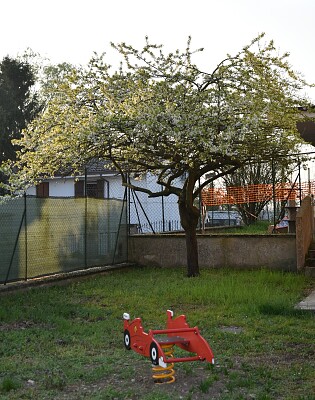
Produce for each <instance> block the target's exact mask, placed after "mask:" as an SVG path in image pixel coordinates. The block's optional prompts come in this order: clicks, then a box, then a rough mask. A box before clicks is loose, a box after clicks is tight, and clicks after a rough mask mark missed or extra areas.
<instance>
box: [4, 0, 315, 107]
mask: <svg viewBox="0 0 315 400" xmlns="http://www.w3.org/2000/svg"><path fill="white" fill-rule="evenodd" d="M314 16H315V0H191V1H187V0H159V1H152V0H116V1H113V0H8V1H3V2H1V23H0V37H1V41H0V59H2V58H3V57H4V56H6V55H10V56H11V57H15V56H16V55H17V54H21V53H23V52H24V50H26V49H27V48H31V49H32V50H33V51H35V52H38V53H40V54H41V55H42V56H45V57H48V58H49V59H50V60H51V61H52V62H53V63H59V62H63V61H67V62H70V63H73V64H86V63H87V62H88V60H89V59H90V57H91V56H92V54H93V52H94V51H96V52H98V53H102V52H104V51H105V52H107V53H108V54H109V57H113V55H112V53H111V50H110V46H109V43H110V42H111V41H113V42H116V43H117V42H121V41H125V42H127V43H129V44H133V45H135V46H141V45H142V44H143V43H144V37H145V35H148V36H149V38H150V39H151V40H152V41H153V42H155V43H163V44H165V46H166V48H167V49H169V50H175V49H177V48H180V49H184V48H185V45H186V41H187V37H188V36H189V35H191V36H192V47H193V48H199V47H204V48H205V51H204V53H203V54H202V59H201V60H200V62H201V63H202V66H203V67H204V66H205V67H208V68H209V70H211V69H212V68H213V67H215V65H216V64H217V63H218V62H219V61H221V59H222V58H223V57H224V56H225V55H226V54H227V53H230V54H234V53H235V52H237V51H238V50H240V49H241V48H242V47H243V46H244V45H246V44H248V43H249V42H250V41H251V39H253V38H254V37H256V36H257V34H258V33H261V32H266V35H267V36H266V38H267V39H274V40H275V44H276V47H277V48H278V49H279V51H281V52H286V51H288V52H290V54H291V57H290V62H291V65H292V66H293V67H294V69H295V70H297V71H300V72H302V73H303V75H304V76H305V78H306V79H307V80H308V81H311V82H315V54H314V38H315V23H314ZM198 60H199V59H198ZM109 62H110V60H109ZM197 64H198V65H200V63H199V61H198V62H197ZM310 94H311V97H312V99H314V100H315V90H314V91H313V90H312V92H310Z"/></svg>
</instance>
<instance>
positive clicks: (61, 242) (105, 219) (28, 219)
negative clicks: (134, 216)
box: [0, 196, 128, 283]
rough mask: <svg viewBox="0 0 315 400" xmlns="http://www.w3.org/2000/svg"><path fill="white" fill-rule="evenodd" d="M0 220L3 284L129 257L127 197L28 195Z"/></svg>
mask: <svg viewBox="0 0 315 400" xmlns="http://www.w3.org/2000/svg"><path fill="white" fill-rule="evenodd" d="M0 221H1V223H0V254H1V258H0V283H6V282H9V281H17V280H23V279H28V278H34V277H38V276H42V275H49V274H55V273H62V272H70V271H74V270H80V269H84V268H88V267H93V266H100V265H106V264H115V263H121V262H125V261H126V260H127V233H128V232H127V212H126V201H124V200H115V199H94V198H35V197H26V196H25V197H24V198H17V199H11V200H9V201H5V202H2V203H1V204H0Z"/></svg>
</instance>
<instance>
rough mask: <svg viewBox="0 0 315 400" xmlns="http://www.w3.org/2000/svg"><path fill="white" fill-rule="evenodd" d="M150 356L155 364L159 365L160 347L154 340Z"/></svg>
mask: <svg viewBox="0 0 315 400" xmlns="http://www.w3.org/2000/svg"><path fill="white" fill-rule="evenodd" d="M150 358H151V362H152V364H153V365H159V349H158V347H157V345H156V343H154V342H152V343H151V346H150Z"/></svg>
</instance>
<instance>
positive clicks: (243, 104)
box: [12, 35, 306, 276]
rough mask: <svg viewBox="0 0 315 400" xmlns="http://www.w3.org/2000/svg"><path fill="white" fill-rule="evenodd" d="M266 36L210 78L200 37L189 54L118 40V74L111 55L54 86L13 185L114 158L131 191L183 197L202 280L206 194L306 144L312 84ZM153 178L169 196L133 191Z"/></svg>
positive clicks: (193, 262)
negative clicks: (144, 177)
mask: <svg viewBox="0 0 315 400" xmlns="http://www.w3.org/2000/svg"><path fill="white" fill-rule="evenodd" d="M263 37H264V35H260V36H259V37H257V38H256V39H254V40H253V41H252V42H251V43H250V45H248V46H246V47H244V48H243V49H242V50H241V51H240V52H239V53H237V54H236V55H235V56H230V55H227V57H226V58H225V59H224V60H223V61H221V62H220V63H218V64H217V65H216V67H215V68H214V69H213V70H211V71H210V72H209V71H203V70H201V69H200V68H198V66H197V65H195V64H194V63H193V61H192V58H193V56H194V52H193V51H191V43H190V38H189V40H188V43H187V48H186V50H185V51H183V52H180V51H179V50H177V51H175V52H174V53H169V54H168V53H165V52H164V51H163V47H162V46H158V45H153V44H150V42H149V40H148V38H146V42H145V46H144V47H143V49H141V50H137V49H135V48H134V47H132V46H129V45H127V44H125V43H121V44H118V45H114V44H112V46H113V47H114V48H115V49H116V50H117V51H118V53H119V54H120V55H121V57H122V58H121V59H122V63H121V66H120V68H118V70H116V71H113V72H112V70H111V67H110V66H109V65H108V64H107V63H106V62H105V60H106V55H102V56H95V57H94V58H93V59H92V60H91V61H90V63H89V65H88V66H87V68H83V67H80V68H76V69H73V70H72V71H71V73H69V74H67V75H66V76H65V77H64V78H63V80H62V82H60V81H58V84H56V85H49V87H52V88H53V90H54V92H53V93H52V95H51V96H48V98H49V99H50V100H49V102H48V103H47V105H46V107H45V110H44V112H43V113H42V114H41V115H40V116H39V117H38V118H37V119H36V120H34V121H33V122H32V123H31V124H30V125H29V126H28V128H27V129H26V130H25V132H24V135H23V137H22V139H21V140H20V141H19V142H18V144H19V146H21V148H22V150H21V152H20V153H19V160H18V163H17V165H16V166H15V167H16V168H17V169H18V171H19V172H18V174H17V175H13V176H12V184H13V186H14V184H16V183H17V182H18V181H19V184H21V183H22V184H23V185H24V184H25V183H26V182H27V183H34V182H37V181H38V180H40V179H42V178H43V177H47V176H53V175H54V173H55V172H56V171H58V172H60V171H65V172H66V171H67V172H68V171H69V169H71V170H72V171H77V170H79V169H80V168H81V167H82V165H84V164H85V163H87V162H88V161H89V160H90V159H92V158H93V159H94V158H98V159H104V160H105V159H108V160H110V161H111V162H112V164H113V166H114V167H115V168H116V169H117V170H118V171H119V172H120V174H121V178H122V183H123V185H125V186H129V187H132V188H133V189H136V190H140V191H144V192H146V193H148V194H149V196H162V195H163V196H167V195H170V194H175V195H177V196H178V206H179V213H180V218H181V224H182V227H183V229H184V231H185V236H186V245H187V275H188V276H196V275H198V274H199V264H198V249H197V235H196V228H197V226H198V219H199V209H198V206H196V204H198V202H196V199H197V198H198V197H199V196H200V191H201V190H202V188H203V187H205V186H206V185H208V184H209V183H210V182H212V181H213V180H215V179H217V178H219V177H222V176H225V175H227V174H232V173H233V171H235V170H236V169H238V168H239V167H240V166H243V165H244V164H246V162H248V160H250V159H251V156H252V155H253V154H256V155H257V154H259V156H260V157H261V158H262V159H264V158H268V157H270V156H271V155H275V154H286V153H289V152H290V149H292V148H293V147H294V146H295V144H296V143H298V142H299V141H300V140H301V139H300V137H299V136H298V133H297V130H296V122H297V120H298V119H299V118H301V116H300V115H299V111H298V107H297V106H301V105H303V104H304V100H303V99H301V98H300V97H299V96H298V92H299V89H301V88H303V87H304V86H305V84H306V83H305V82H304V80H303V79H302V78H301V77H300V76H299V75H298V74H296V73H295V72H294V71H293V70H292V69H291V67H290V66H289V64H288V61H287V58H288V54H283V55H279V54H277V51H276V49H275V47H274V44H273V42H268V43H263V40H264V39H263ZM198 51H202V49H200V50H198ZM147 172H149V173H151V174H153V175H154V176H156V180H157V182H158V184H159V185H160V187H161V190H160V191H158V192H154V193H153V192H151V191H150V190H149V189H147V188H142V187H136V186H133V185H131V183H130V181H129V179H128V174H130V173H137V174H142V173H143V174H144V173H147ZM179 177H182V179H181V180H179V179H178V178H179ZM179 182H182V185H179Z"/></svg>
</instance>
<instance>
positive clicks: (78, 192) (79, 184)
mask: <svg viewBox="0 0 315 400" xmlns="http://www.w3.org/2000/svg"><path fill="white" fill-rule="evenodd" d="M74 196H75V197H84V181H76V182H74Z"/></svg>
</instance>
